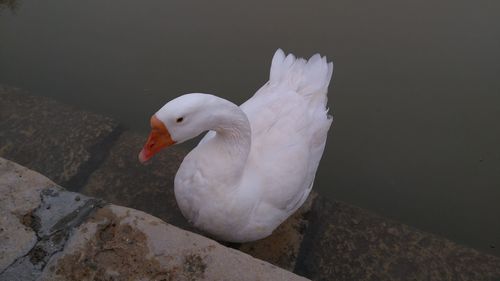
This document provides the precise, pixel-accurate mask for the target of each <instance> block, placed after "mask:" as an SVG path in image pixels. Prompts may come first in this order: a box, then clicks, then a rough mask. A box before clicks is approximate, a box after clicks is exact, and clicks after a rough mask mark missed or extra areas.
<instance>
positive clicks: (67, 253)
mask: <svg viewBox="0 0 500 281" xmlns="http://www.w3.org/2000/svg"><path fill="white" fill-rule="evenodd" d="M96 278H99V280H307V279H305V278H302V277H300V276H297V275H295V274H293V273H291V272H288V271H285V270H282V269H280V268H278V267H275V266H273V265H271V264H269V263H266V262H263V261H260V260H258V259H255V258H252V257H250V256H248V255H245V254H243V253H241V252H239V251H236V250H233V249H230V248H227V247H224V246H222V245H220V244H218V243H217V242H215V241H213V240H210V239H207V238H205V237H203V236H200V235H197V234H194V233H190V232H187V231H184V230H181V229H179V228H177V227H174V226H172V225H169V224H167V223H165V222H164V221H162V220H160V219H158V218H155V217H153V216H150V215H148V214H146V213H143V212H140V211H137V210H133V209H129V208H124V207H118V206H114V205H112V206H108V207H104V208H102V209H100V210H99V211H97V212H96V213H95V214H94V215H93V216H92V218H91V219H90V220H89V221H88V222H86V223H84V224H82V225H81V226H80V227H79V228H78V229H77V231H75V233H74V235H73V236H72V237H71V239H70V240H69V241H68V244H67V245H66V248H65V250H64V252H62V253H59V254H58V255H57V256H56V257H54V259H52V260H51V261H50V263H49V264H48V265H47V270H45V271H44V274H43V275H42V277H41V278H40V280H47V281H48V280H51V281H58V280H96Z"/></svg>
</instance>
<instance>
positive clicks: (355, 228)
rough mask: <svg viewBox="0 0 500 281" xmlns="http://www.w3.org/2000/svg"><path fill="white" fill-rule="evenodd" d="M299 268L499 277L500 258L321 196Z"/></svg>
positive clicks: (413, 276)
mask: <svg viewBox="0 0 500 281" xmlns="http://www.w3.org/2000/svg"><path fill="white" fill-rule="evenodd" d="M310 218H311V219H310V222H309V223H310V225H311V226H310V227H309V228H308V229H307V232H306V236H305V237H306V238H305V239H304V242H303V244H302V246H301V251H300V256H299V259H298V263H297V266H296V268H295V269H296V270H295V272H296V273H298V274H301V275H304V276H307V277H308V278H311V279H313V280H346V281H347V280H360V281H363V280H388V281H390V280H436V281H438V280H470V281H477V280H488V281H497V280H500V258H498V257H495V256H490V255H487V254H484V253H480V252H478V251H476V250H473V249H471V248H467V247H464V246H461V245H457V244H455V243H453V242H451V241H449V240H446V239H444V238H442V237H439V236H436V235H433V234H430V233H426V232H423V231H420V230H417V229H414V228H412V227H409V226H407V225H404V224H401V223H398V222H395V221H391V220H388V219H386V218H383V217H380V216H377V215H374V214H373V213H370V212H368V211H366V210H363V209H360V208H357V207H354V206H351V205H348V204H345V203H341V202H329V201H328V200H325V199H324V198H321V197H319V198H318V199H316V201H315V204H314V206H313V208H312V210H311V213H310Z"/></svg>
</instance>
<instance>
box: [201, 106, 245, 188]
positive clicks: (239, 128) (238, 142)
mask: <svg viewBox="0 0 500 281" xmlns="http://www.w3.org/2000/svg"><path fill="white" fill-rule="evenodd" d="M218 99H219V98H218ZM213 105H214V104H213ZM215 105H216V108H214V109H215V110H212V111H211V112H213V113H212V121H211V122H210V123H211V126H210V128H209V129H210V130H212V131H214V132H215V135H214V136H213V137H212V138H209V139H207V140H206V141H202V143H200V145H199V146H198V149H199V150H200V151H199V152H200V155H203V159H204V162H205V165H204V167H205V169H206V170H208V172H209V173H210V175H211V178H212V181H213V182H212V184H214V185H218V186H219V187H220V188H223V187H226V188H235V187H236V186H238V182H239V181H240V179H241V177H242V175H243V171H244V169H245V166H246V163H247V160H248V155H249V153H250V146H251V129H250V122H249V121H248V118H247V116H246V114H245V113H244V112H243V111H242V110H241V109H240V108H239V107H238V106H237V105H235V104H233V103H231V102H229V101H226V100H224V99H219V100H218V101H217V102H216V104H215ZM212 134H213V133H212Z"/></svg>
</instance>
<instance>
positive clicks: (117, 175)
mask: <svg viewBox="0 0 500 281" xmlns="http://www.w3.org/2000/svg"><path fill="white" fill-rule="evenodd" d="M145 138H146V135H138V134H136V133H133V132H129V131H123V133H122V130H120V128H119V126H118V125H117V123H116V122H114V121H113V120H111V119H109V118H106V117H102V116H99V115H96V114H93V113H88V112H84V111H80V110H76V109H75V108H73V107H70V106H66V105H63V104H60V103H58V102H55V101H53V100H50V99H46V98H41V97H33V96H29V95H25V94H23V93H21V92H20V90H18V89H13V88H6V87H0V156H2V157H6V158H9V159H11V160H14V161H18V162H20V163H22V164H23V165H26V166H27V167H29V168H31V169H35V170H37V171H40V172H42V173H44V174H46V175H48V177H49V178H51V179H52V180H54V181H56V183H59V184H63V185H65V186H66V187H68V188H70V189H72V190H74V191H76V190H81V191H82V192H84V193H85V194H86V195H88V196H92V197H97V198H102V199H105V200H108V201H109V202H112V203H115V204H118V205H124V206H127V207H133V208H136V209H139V210H141V211H144V212H147V213H150V214H153V215H154V216H157V217H159V218H161V219H163V220H164V221H166V222H169V223H172V224H174V225H176V226H179V227H182V228H184V229H187V230H190V231H192V232H198V230H196V229H193V228H192V227H191V226H190V225H189V223H188V222H187V221H186V220H185V219H184V218H183V217H182V215H181V213H180V211H179V210H178V208H177V204H176V202H175V198H174V195H173V186H172V183H173V179H174V175H175V172H176V171H177V168H178V166H179V164H180V162H181V161H182V159H183V157H184V155H185V154H186V153H187V150H185V149H183V148H182V147H179V146H175V147H173V148H170V149H167V150H165V151H163V152H162V153H160V154H159V155H158V156H157V157H156V158H155V159H154V160H153V162H152V164H150V165H149V166H143V165H140V164H139V163H138V161H137V153H138V152H139V150H140V149H141V147H142V145H143V144H144V141H145ZM2 177H3V175H0V178H2ZM41 185H42V186H43V184H41ZM8 200H11V199H7V201H8ZM23 200H24V199H23ZM33 200H35V201H36V200H37V199H36V196H35V198H27V199H26V202H32V201H33ZM38 200H39V199H38ZM16 202H17V201H16ZM18 203H19V202H18ZM35 203H36V202H35ZM2 204H3V203H2ZM16 204H17V203H16ZM19 204H20V205H19V206H20V207H19V208H21V209H20V210H21V211H19V213H25V211H26V210H25V209H26V208H25V209H22V208H23V207H22V206H23V204H21V203H19ZM1 219H2V220H1V221H0V222H1V223H2V224H1V225H3V224H6V223H10V222H11V221H12V220H14V221H15V220H16V219H15V218H13V217H9V216H6V217H3V218H1ZM26 220H27V221H28V222H29V220H30V217H29V216H28V217H26ZM35 223H36V221H35ZM28 224H30V223H28ZM23 229H24V228H23V225H19V224H18V225H17V228H15V229H12V230H10V231H13V233H16V234H15V235H16V236H18V237H19V241H18V242H19V244H18V245H16V246H15V247H10V248H9V250H6V251H5V252H4V253H5V255H4V254H2V255H1V256H2V257H0V265H2V264H5V263H8V259H9V258H8V257H12V256H16V255H20V254H23V253H24V254H26V251H30V249H32V248H33V245H34V244H33V243H35V244H36V243H38V242H36V241H38V240H37V239H36V238H34V237H36V235H35V236H33V233H32V232H29V231H27V232H23ZM30 233H31V234H30ZM198 233H199V232H198ZM11 234H12V233H11ZM0 235H1V231H0ZM193 235H195V234H193ZM45 246H46V245H45ZM229 246H231V247H233V248H237V249H240V250H241V251H244V252H246V253H249V254H251V255H252V256H254V257H258V258H261V259H264V260H266V261H268V262H270V263H272V264H275V265H278V266H280V267H282V268H285V269H288V270H294V271H295V272H298V273H300V274H303V275H305V276H307V277H309V278H313V279H318V280H421V279H423V280H500V272H499V271H500V261H499V260H500V259H499V258H498V257H494V256H490V255H486V254H483V253H479V252H477V251H475V250H472V249H469V248H466V247H463V246H460V245H456V244H454V243H452V242H450V241H448V240H446V239H444V238H441V237H437V236H434V235H432V234H428V233H425V232H421V231H419V230H416V229H413V228H411V227H408V226H405V225H403V224H400V223H396V222H393V221H391V220H388V219H385V218H382V217H379V216H376V215H374V214H372V213H370V212H369V211H366V210H362V209H359V208H356V207H353V206H350V205H348V204H344V203H340V202H329V201H328V200H326V199H325V198H323V197H322V196H320V195H318V196H316V195H315V194H313V196H311V197H310V198H309V199H308V201H307V203H306V204H305V205H304V206H303V207H302V208H301V209H300V210H299V211H298V212H297V213H296V214H295V215H294V216H292V217H291V218H290V219H289V220H287V221H286V222H285V223H284V224H283V225H281V226H280V227H279V228H278V229H277V230H276V231H275V232H274V233H273V235H272V236H270V237H268V238H266V239H263V240H260V241H256V242H253V243H246V244H242V245H240V244H238V245H235V244H230V245H229ZM14 248H15V249H14ZM0 249H3V248H2V245H1V244H0ZM32 253H36V252H32Z"/></svg>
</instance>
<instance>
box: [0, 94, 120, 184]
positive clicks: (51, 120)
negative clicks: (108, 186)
mask: <svg viewBox="0 0 500 281" xmlns="http://www.w3.org/2000/svg"><path fill="white" fill-rule="evenodd" d="M119 131H120V130H119V127H118V123H116V122H115V121H113V120H112V119H111V118H108V117H104V116H101V115H98V114H94V113H91V112H87V111H82V110H77V109H75V108H74V107H72V106H68V105H65V104H62V103H59V102H57V101H54V100H52V99H48V98H43V97H37V96H31V95H28V94H26V93H24V92H22V90H20V89H17V88H12V87H5V86H1V85H0V156H1V157H4V158H7V159H12V160H14V161H16V162H17V163H20V164H21V165H24V166H26V167H29V168H30V169H33V170H35V171H38V172H40V173H42V174H44V175H46V176H47V177H49V178H50V179H52V180H53V181H54V182H56V183H58V184H60V185H63V186H70V187H71V188H73V189H75V190H77V189H78V188H80V187H81V186H82V185H83V184H84V182H85V181H86V179H87V178H88V176H89V175H90V173H91V172H92V171H93V170H94V169H95V167H96V166H97V165H98V164H99V163H100V162H102V160H103V159H104V157H105V155H106V152H107V150H108V149H109V148H110V146H111V145H112V143H113V140H114V139H115V138H116V137H117V135H118V134H119Z"/></svg>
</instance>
